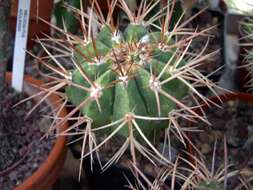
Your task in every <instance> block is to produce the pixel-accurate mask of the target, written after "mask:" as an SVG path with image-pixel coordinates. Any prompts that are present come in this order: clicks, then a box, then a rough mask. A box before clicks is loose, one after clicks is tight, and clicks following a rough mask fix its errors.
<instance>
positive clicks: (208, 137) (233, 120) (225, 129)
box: [192, 100, 253, 189]
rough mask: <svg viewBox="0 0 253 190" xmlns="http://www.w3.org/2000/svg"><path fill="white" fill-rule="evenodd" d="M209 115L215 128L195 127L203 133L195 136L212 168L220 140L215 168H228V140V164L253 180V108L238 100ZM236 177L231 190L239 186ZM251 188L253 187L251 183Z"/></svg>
mask: <svg viewBox="0 0 253 190" xmlns="http://www.w3.org/2000/svg"><path fill="white" fill-rule="evenodd" d="M206 115H207V118H208V121H209V122H210V123H211V124H212V126H207V125H206V124H204V123H198V124H194V125H193V127H198V128H199V129H202V130H203V131H202V132H200V133H196V134H194V135H193V137H192V140H193V141H194V144H195V145H196V147H197V148H198V150H200V152H201V153H202V154H203V155H204V158H205V160H206V163H207V164H208V166H209V167H211V163H212V155H213V148H214V143H215V141H216V139H217V145H216V157H215V167H216V168H218V167H219V166H222V165H224V136H225V137H226V139H227V158H228V164H232V165H233V167H232V168H231V170H245V171H246V170H247V171H248V175H249V176H244V177H253V108H252V105H249V104H247V103H244V102H241V101H238V100H235V101H229V102H227V103H225V104H224V105H223V106H222V109H220V108H217V107H214V108H210V109H208V110H207V111H206ZM236 177H238V176H236ZM236 177H235V178H230V180H228V185H229V186H228V189H235V187H236V186H237V185H239V181H238V180H237V179H236ZM251 185H253V184H252V183H251ZM252 187H253V186H252ZM252 187H251V188H252Z"/></svg>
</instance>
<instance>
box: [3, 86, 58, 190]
mask: <svg viewBox="0 0 253 190" xmlns="http://www.w3.org/2000/svg"><path fill="white" fill-rule="evenodd" d="M25 97H26V96H25V95H24V94H20V93H16V92H15V91H14V90H13V89H11V88H10V87H8V86H5V87H4V88H3V89H1V90H0V110H1V111H0V158H1V159H0V189H1V190H11V189H13V188H14V187H15V186H17V185H18V184H20V183H22V182H23V181H24V180H25V179H26V178H27V177H28V176H31V175H32V173H33V172H34V171H35V170H37V169H38V167H39V166H40V165H41V164H42V162H43V161H44V160H45V159H46V158H47V155H48V154H49V152H50V150H51V148H52V146H53V144H54V138H53V136H49V137H48V138H47V139H46V138H43V139H42V137H43V135H44V132H42V131H41V127H42V128H43V126H42V125H45V123H48V122H50V121H47V122H45V119H42V116H41V115H42V114H43V113H46V112H48V111H49V110H48V109H47V110H46V109H45V107H44V106H43V105H42V106H41V107H40V108H38V109H37V110H36V111H34V112H33V113H32V114H31V115H30V116H29V117H28V118H27V119H25V117H26V114H27V113H28V112H29V110H30V109H31V108H32V106H33V105H34V103H33V102H32V101H26V102H25V103H23V104H20V105H19V106H16V107H13V105H15V104H16V103H17V102H19V101H20V100H22V99H24V98H25Z"/></svg>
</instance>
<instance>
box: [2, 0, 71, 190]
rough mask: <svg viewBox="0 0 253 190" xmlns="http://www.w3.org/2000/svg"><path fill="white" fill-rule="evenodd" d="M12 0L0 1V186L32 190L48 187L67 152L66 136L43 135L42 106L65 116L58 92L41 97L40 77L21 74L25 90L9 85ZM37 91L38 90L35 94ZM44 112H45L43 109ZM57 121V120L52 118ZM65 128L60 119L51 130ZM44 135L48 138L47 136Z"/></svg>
mask: <svg viewBox="0 0 253 190" xmlns="http://www.w3.org/2000/svg"><path fill="white" fill-rule="evenodd" d="M10 7H11V1H8V0H3V1H1V3H0V25H1V27H0V39H1V42H2V43H1V45H0V54H1V56H0V62H1V65H0V70H1V72H0V97H1V101H0V110H1V111H0V141H1V143H0V149H1V151H0V152H1V153H0V157H1V159H0V188H1V189H3V190H9V189H16V190H29V189H30V190H35V189H38V190H39V189H41V190H46V189H50V188H51V187H52V185H53V183H54V182H55V181H56V180H57V177H58V175H59V173H60V171H61V168H62V166H63V162H64V159H65V154H66V147H65V145H66V138H65V137H58V138H57V139H56V140H54V138H53V136H52V135H50V137H49V138H43V139H41V138H42V137H43V136H44V133H42V128H49V127H50V125H51V124H50V123H51V122H50V121H51V119H42V117H41V113H42V110H43V109H47V111H48V112H50V113H51V114H52V115H51V116H52V117H64V116H65V115H66V111H65V108H64V107H62V106H61V107H59V103H60V101H61V99H60V97H59V95H56V94H48V95H46V96H45V97H41V96H40V95H41V93H40V92H39V91H40V88H43V89H46V87H45V86H44V85H45V84H43V82H42V81H39V80H36V79H34V78H32V77H30V76H26V77H25V78H24V92H23V93H18V92H15V91H14V90H13V89H12V88H11V87H10V81H11V73H7V74H6V64H7V61H8V58H9V57H8V51H7V49H8V48H7V47H8V44H9V43H10V33H9V31H8V15H9V11H10ZM38 93H39V94H38ZM27 96H31V98H28V99H30V101H27V102H26V103H24V104H22V105H19V106H17V107H13V106H14V105H15V104H17V103H18V102H19V101H21V100H22V98H26V99H27ZM40 98H42V99H44V100H45V104H44V105H45V107H43V108H42V107H40V109H38V111H35V112H34V114H31V115H30V116H29V117H27V118H26V116H27V115H26V114H27V113H28V112H29V111H31V109H32V110H33V108H32V107H33V106H35V107H37V106H36V105H37V104H38V103H39V102H40ZM44 113H45V112H44ZM55 122H56V121H55ZM66 128H67V123H63V124H62V125H61V126H59V128H58V129H54V130H53V132H55V133H53V134H57V133H59V132H61V131H63V130H65V129H66ZM46 139H47V140H46Z"/></svg>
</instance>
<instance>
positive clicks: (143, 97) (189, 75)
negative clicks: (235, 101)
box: [37, 0, 216, 166]
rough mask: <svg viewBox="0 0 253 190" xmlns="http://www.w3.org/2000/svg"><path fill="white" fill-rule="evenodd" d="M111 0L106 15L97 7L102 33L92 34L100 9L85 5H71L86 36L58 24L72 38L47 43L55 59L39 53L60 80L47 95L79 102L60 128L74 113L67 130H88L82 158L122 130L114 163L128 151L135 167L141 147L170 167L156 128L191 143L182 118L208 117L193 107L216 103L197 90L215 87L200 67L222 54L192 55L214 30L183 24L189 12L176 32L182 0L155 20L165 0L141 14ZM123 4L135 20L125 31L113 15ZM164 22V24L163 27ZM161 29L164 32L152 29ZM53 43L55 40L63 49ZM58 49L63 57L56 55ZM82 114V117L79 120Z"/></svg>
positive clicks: (51, 84)
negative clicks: (66, 60)
mask: <svg viewBox="0 0 253 190" xmlns="http://www.w3.org/2000/svg"><path fill="white" fill-rule="evenodd" d="M110 2H111V4H110V5H109V11H108V15H107V17H106V18H104V17H103V15H102V14H100V13H101V11H100V10H99V9H98V10H96V11H94V12H96V13H97V18H98V20H97V25H98V26H99V29H98V30H99V32H98V34H97V35H94V33H93V32H92V23H91V21H92V20H94V19H92V18H93V17H94V15H92V12H91V13H90V14H86V13H83V10H82V6H80V8H81V10H77V9H76V8H74V7H71V6H69V9H70V10H72V11H75V12H76V14H79V15H80V25H81V26H82V27H81V28H82V31H83V34H82V35H80V36H78V35H73V34H71V33H69V32H68V31H67V30H66V27H65V28H64V29H60V28H57V27H55V26H52V27H54V28H55V29H56V30H58V31H59V32H60V33H62V34H64V35H65V38H64V39H62V38H60V39H54V38H53V37H49V39H48V38H47V39H40V40H39V43H40V44H41V46H42V47H43V48H44V50H45V51H46V52H47V54H48V55H49V57H50V59H51V60H50V61H45V59H41V58H38V57H37V58H38V61H39V62H40V63H41V64H43V65H45V66H46V67H48V68H49V69H50V70H52V71H53V73H54V74H51V73H50V74H48V76H49V77H50V78H51V79H53V80H54V81H53V82H52V81H50V82H49V83H48V86H49V88H48V89H46V90H45V91H44V93H45V97H47V96H48V95H50V94H52V93H57V94H60V95H61V96H62V97H63V98H65V99H66V100H65V103H66V102H68V101H70V102H71V103H72V104H73V105H74V106H75V107H74V108H73V110H72V111H71V112H70V113H69V114H68V115H67V116H66V117H65V118H56V121H55V122H54V127H57V126H59V125H60V124H61V123H64V122H66V121H67V120H69V119H70V118H76V119H77V122H76V123H75V124H73V125H72V127H70V129H68V130H66V131H65V132H64V133H63V135H83V148H82V157H85V156H87V155H89V154H90V155H92V153H94V152H97V151H98V150H99V149H100V148H102V146H103V145H104V144H105V143H106V142H107V141H109V140H111V139H112V138H113V137H114V136H115V135H118V136H121V138H123V139H124V143H123V144H122V146H121V148H120V149H119V150H118V152H116V153H115V155H114V156H113V157H112V158H111V159H110V161H109V162H108V164H107V165H106V166H109V165H110V164H111V163H112V162H113V161H117V160H118V159H119V158H120V157H121V156H122V154H123V153H124V152H125V151H126V150H127V148H129V150H130V155H131V158H132V161H133V163H134V164H136V162H137V159H136V154H137V152H140V153H141V154H143V155H144V156H145V157H147V158H148V159H150V160H162V161H163V162H164V163H167V164H168V163H170V161H169V160H168V159H167V158H165V157H164V156H163V155H162V154H161V153H160V152H159V151H158V150H157V149H156V145H155V144H153V143H151V142H152V139H151V138H152V137H153V136H154V132H155V131H165V133H166V135H169V133H170V131H172V132H173V133H174V134H176V136H177V137H178V138H179V139H180V141H182V142H183V143H184V144H186V142H185V137H186V134H185V130H189V129H183V128H180V127H179V125H178V122H177V118H178V117H183V118H186V119H190V120H195V119H200V120H202V121H205V122H207V121H206V119H205V118H204V117H202V116H201V115H199V114H198V113H196V112H195V111H194V110H193V108H194V107H195V106H199V105H198V102H199V101H205V102H207V103H210V102H209V100H208V99H207V98H206V97H204V96H203V95H202V94H201V93H200V92H198V90H197V88H196V87H198V86H206V87H208V88H209V89H210V90H211V91H212V92H214V87H215V84H213V83H212V82H211V81H209V80H208V79H207V78H206V77H205V76H203V75H202V74H201V73H200V72H199V71H198V70H197V69H196V67H198V66H199V65H200V64H202V63H203V61H204V60H205V59H207V58H209V57H211V56H213V55H215V53H216V52H213V53H211V54H208V55H204V49H205V48H204V49H203V51H202V52H199V53H198V54H197V55H196V54H194V53H189V48H190V46H191V42H192V40H194V38H195V37H196V36H200V35H203V36H205V35H206V34H205V32H206V31H207V30H205V31H197V30H190V29H185V28H184V26H186V25H187V22H189V21H190V20H188V21H187V22H183V20H182V18H183V15H182V16H181V17H180V18H179V19H178V21H177V23H176V24H175V25H174V27H173V28H172V29H170V21H171V20H173V19H172V18H171V17H172V14H171V13H172V10H171V8H172V7H174V5H175V3H176V1H168V2H169V3H168V6H165V7H164V8H163V9H162V10H161V11H160V12H158V13H157V14H156V15H155V16H153V17H150V16H149V18H148V19H146V16H147V15H148V14H149V12H150V11H151V10H152V9H153V8H154V7H155V6H156V5H157V4H158V3H160V1H156V2H152V3H147V2H146V1H145V0H142V1H141V3H140V5H139V8H138V10H137V11H136V12H135V13H133V12H131V10H130V9H129V8H128V6H127V4H126V3H125V1H124V0H118V1H116V0H114V1H110ZM96 4H97V2H96V1H94V2H93V4H92V7H93V8H94V7H97V6H95V5H96ZM116 6H118V7H120V8H121V9H122V10H123V11H124V12H125V14H126V15H127V16H128V18H129V21H130V23H129V24H128V26H127V27H126V28H125V30H124V31H120V30H119V29H118V27H117V25H115V20H116V19H113V18H112V13H113V11H114V9H115V7H116ZM86 19H87V20H88V24H87V23H86V22H85V20H86ZM191 19H192V18H191ZM157 20H162V21H163V22H162V23H161V24H160V25H156V24H154V23H155V22H156V21H157ZM153 27H155V28H157V30H156V31H151V28H153ZM61 36H62V35H61ZM48 41H54V43H55V44H56V47H52V45H50V44H48ZM51 49H54V50H55V51H56V52H57V53H58V54H57V55H53V54H52V53H51V51H50V50H51ZM60 55H62V56H64V57H70V59H71V62H72V63H73V69H71V70H67V69H66V68H65V67H64V65H62V64H61V62H60V60H59V59H58V57H59V56H60ZM63 89H64V90H63ZM186 96H192V97H193V99H194V102H195V103H196V104H195V105H193V106H187V105H185V104H184V103H183V101H182V100H183V98H184V97H186ZM42 101H43V100H42ZM78 112H80V113H81V115H80V116H79V117H76V116H75V114H76V113H78ZM82 123H86V127H85V128H84V129H80V128H78V126H79V125H80V124H82ZM72 129H76V132H73V131H72ZM97 133H103V134H106V137H105V139H104V140H102V142H98V143H97V142H96V134H97ZM186 138H187V137H186ZM87 150H88V152H86V151H87ZM81 164H82V163H81Z"/></svg>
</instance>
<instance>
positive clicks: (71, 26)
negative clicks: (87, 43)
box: [54, 0, 80, 33]
mask: <svg viewBox="0 0 253 190" xmlns="http://www.w3.org/2000/svg"><path fill="white" fill-rule="evenodd" d="M66 5H70V6H73V7H75V8H78V9H79V8H80V0H61V1H59V2H58V3H56V4H55V7H54V15H55V18H56V24H57V26H58V27H60V28H63V20H64V22H65V25H66V28H67V30H68V31H69V32H71V33H75V32H76V31H77V28H78V23H79V21H78V20H77V19H76V18H75V13H74V12H73V11H71V10H70V8H66Z"/></svg>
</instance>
